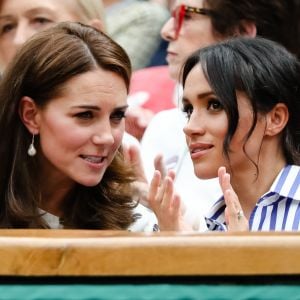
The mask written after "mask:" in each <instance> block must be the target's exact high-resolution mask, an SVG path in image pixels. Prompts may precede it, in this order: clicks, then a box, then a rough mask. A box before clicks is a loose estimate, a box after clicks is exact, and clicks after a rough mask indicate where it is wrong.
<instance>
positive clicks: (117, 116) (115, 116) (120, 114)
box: [110, 110, 125, 123]
mask: <svg viewBox="0 0 300 300" xmlns="http://www.w3.org/2000/svg"><path fill="white" fill-rule="evenodd" d="M124 118H125V111H124V110H117V111H115V112H113V113H112V115H111V116H110V119H111V120H112V121H113V122H114V123H120V122H121V121H122V119H124Z"/></svg>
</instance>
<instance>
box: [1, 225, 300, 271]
mask: <svg viewBox="0 0 300 300" xmlns="http://www.w3.org/2000/svg"><path fill="white" fill-rule="evenodd" d="M270 274H272V275H299V274H300V234H299V233H286V232H285V233H262V232H258V233H253V232H252V233H235V234H232V233H231V234H229V233H204V234H179V233H178V234H175V233H167V232H166V233H149V234H147V233H128V232H122V231H85V230H15V229H13V230H0V275H2V276H11V275H12V276H19V275H21V276H24V275H25V276H27V275H28V276H60V275H62V276H153V275H154V276H165V275H167V276H170V275H176V276H186V275H191V276H198V275H200V276H202V275H203V276H207V275H218V276H224V275H225V276H227V275H234V276H235V275H250V276H251V275H270Z"/></svg>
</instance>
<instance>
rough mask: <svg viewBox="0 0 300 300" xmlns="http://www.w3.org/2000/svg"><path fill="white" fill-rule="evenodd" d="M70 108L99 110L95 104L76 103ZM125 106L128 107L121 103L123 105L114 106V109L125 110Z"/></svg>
mask: <svg viewBox="0 0 300 300" xmlns="http://www.w3.org/2000/svg"><path fill="white" fill-rule="evenodd" d="M72 108H81V109H91V110H97V111H100V110H101V108H100V107H99V106H96V105H78V106H72ZM127 108H128V105H123V106H119V107H116V108H115V109H114V110H119V109H121V110H125V109H127Z"/></svg>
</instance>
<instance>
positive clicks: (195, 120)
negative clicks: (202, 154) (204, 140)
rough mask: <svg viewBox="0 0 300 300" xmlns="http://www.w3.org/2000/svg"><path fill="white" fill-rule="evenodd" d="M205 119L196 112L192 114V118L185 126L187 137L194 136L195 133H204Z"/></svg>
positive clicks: (184, 130)
mask: <svg viewBox="0 0 300 300" xmlns="http://www.w3.org/2000/svg"><path fill="white" fill-rule="evenodd" d="M204 123H205V121H204V120H201V118H200V117H199V116H197V115H196V114H195V113H194V112H193V113H192V114H191V116H190V119H189V120H188V122H187V124H186V125H185V126H184V128H183V132H184V134H185V135H186V136H187V137H192V136H195V135H204V133H205V128H204V126H205V125H204Z"/></svg>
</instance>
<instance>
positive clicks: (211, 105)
mask: <svg viewBox="0 0 300 300" xmlns="http://www.w3.org/2000/svg"><path fill="white" fill-rule="evenodd" d="M207 109H208V110H211V111H221V110H223V105H222V103H221V102H220V101H219V100H217V99H213V100H209V101H208V105H207Z"/></svg>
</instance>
